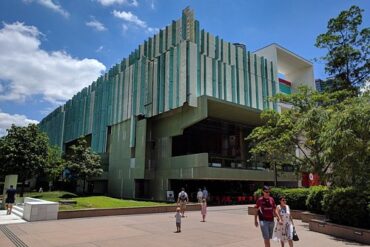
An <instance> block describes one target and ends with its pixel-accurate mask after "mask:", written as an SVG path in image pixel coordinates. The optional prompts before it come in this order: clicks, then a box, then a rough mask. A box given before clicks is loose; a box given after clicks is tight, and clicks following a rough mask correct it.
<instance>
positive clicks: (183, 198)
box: [177, 188, 189, 217]
mask: <svg viewBox="0 0 370 247" xmlns="http://www.w3.org/2000/svg"><path fill="white" fill-rule="evenodd" d="M188 201H189V198H188V194H187V193H186V192H185V189H184V188H181V192H180V193H179V196H178V197H177V205H179V206H180V210H181V214H182V217H185V210H186V204H187V203H188Z"/></svg>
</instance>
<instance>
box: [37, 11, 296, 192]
mask: <svg viewBox="0 0 370 247" xmlns="http://www.w3.org/2000/svg"><path fill="white" fill-rule="evenodd" d="M278 92H279V87H278V83H277V71H276V68H275V65H274V64H273V62H271V61H268V60H267V59H265V58H264V57H259V56H257V55H256V54H253V53H251V52H249V51H247V49H246V48H245V46H243V45H240V44H232V43H230V42H227V41H225V40H223V39H222V38H220V37H219V36H215V35H212V34H210V33H208V32H206V31H205V30H203V29H200V25H199V22H198V21H197V20H195V19H194V14H193V12H192V11H191V10H190V9H185V10H184V11H183V13H182V18H180V19H179V20H177V21H172V23H171V24H170V25H169V26H167V27H165V28H163V29H161V30H160V31H159V33H158V34H156V35H154V36H153V37H150V38H149V39H148V40H146V41H144V43H143V44H141V45H139V46H138V48H137V49H136V50H134V51H133V52H132V53H131V54H130V55H129V56H128V58H125V59H123V60H122V62H121V63H120V64H117V65H115V66H114V67H113V68H111V69H110V70H109V71H108V72H107V73H106V74H105V75H103V76H101V77H99V78H98V79H97V80H96V81H95V82H93V83H92V84H91V85H90V86H89V87H87V88H84V89H83V90H82V91H81V92H79V93H78V94H77V95H75V96H73V98H72V99H71V100H69V101H68V102H67V103H66V104H65V105H63V106H61V107H59V108H57V109H56V110H54V111H53V112H52V113H51V114H49V115H48V116H47V117H46V118H44V119H43V120H42V121H41V123H40V128H41V129H42V130H43V131H45V132H46V133H47V134H48V136H49V138H50V141H51V143H52V144H55V145H59V146H61V147H63V146H64V144H66V143H68V142H70V141H73V140H75V139H77V138H79V137H80V136H87V135H91V147H92V149H93V150H94V151H95V152H98V153H109V174H108V191H109V193H110V194H112V195H114V196H118V197H135V193H134V191H135V183H134V180H135V179H145V180H148V181H150V182H149V184H148V185H145V186H150V187H151V188H152V189H151V190H150V191H151V193H150V194H151V195H153V198H157V199H163V196H164V194H163V191H165V190H167V189H169V185H168V179H170V178H172V179H174V178H185V177H189V178H193V179H194V178H199V179H200V178H207V177H208V178H210V179H217V176H220V177H223V176H222V172H220V171H214V170H213V171H212V170H209V169H212V168H209V167H208V156H207V154H196V155H190V156H189V157H183V158H181V156H180V157H175V158H173V157H172V155H171V140H172V139H171V138H172V136H176V135H181V134H182V132H183V130H184V129H185V128H186V127H189V126H191V124H194V123H196V122H199V121H201V120H203V119H206V118H207V117H209V116H210V114H211V112H213V113H212V114H214V116H216V117H218V118H223V115H222V114H223V113H222V112H221V111H220V112H218V110H213V108H212V109H210V107H211V106H212V105H211V106H210V105H209V103H207V102H210V100H211V101H212V100H216V101H217V102H224V104H231V105H234V106H238V107H236V108H235V109H239V110H240V111H243V112H244V111H245V112H247V111H252V112H256V114H257V113H258V112H260V111H261V110H263V109H267V108H270V109H276V105H273V104H272V103H271V102H268V101H267V98H268V97H269V96H272V95H274V94H276V93H278ZM220 104H221V103H220ZM235 114H236V115H235V116H238V113H237V110H236V113H235ZM241 115H243V114H241ZM253 117H254V118H258V114H257V115H253ZM229 120H230V121H234V120H233V119H231V118H230V119H229ZM248 121H252V122H253V121H254V120H251V119H248ZM248 121H247V122H248ZM255 124H257V122H256V123H255ZM109 128H110V129H109ZM108 129H109V131H108ZM108 139H109V140H110V141H109V144H108ZM154 142H155V144H153V143H154ZM153 146H154V147H153ZM171 157H172V158H171ZM174 162H175V163H176V164H175V163H174ZM188 162H190V163H192V164H190V163H188ZM181 164H182V165H183V167H181V166H182V165H181ZM153 167H154V168H155V169H154V168H153ZM171 167H174V168H173V169H174V170H171V169H172V168H171ZM153 169H154V170H153ZM207 173H208V175H207ZM227 174H229V175H230V176H232V177H233V176H234V178H238V179H246V178H247V179H252V177H253V176H252V175H253V174H254V176H257V177H258V179H257V180H260V181H263V177H264V176H265V175H266V174H265V175H264V174H258V172H257V173H255V172H254V173H253V174H252V173H248V174H249V175H247V173H245V172H244V171H243V172H242V173H240V172H238V171H228V172H227ZM243 174H244V177H243ZM251 174H252V175H251ZM256 174H257V175H256ZM190 175H191V176H190ZM269 176H270V175H268V176H267V177H269ZM265 177H266V176H265ZM223 178H224V177H223ZM224 179H227V178H224ZM269 179H270V178H269ZM271 179H272V178H271ZM290 179H292V178H290ZM288 180H289V179H288ZM153 188H156V189H153ZM145 190H147V188H146V189H145Z"/></svg>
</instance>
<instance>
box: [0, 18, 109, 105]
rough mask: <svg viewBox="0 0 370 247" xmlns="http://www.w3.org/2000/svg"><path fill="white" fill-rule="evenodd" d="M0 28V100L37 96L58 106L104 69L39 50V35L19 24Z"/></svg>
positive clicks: (96, 63)
mask: <svg viewBox="0 0 370 247" xmlns="http://www.w3.org/2000/svg"><path fill="white" fill-rule="evenodd" d="M3 25H4V27H3V28H2V29H0V81H2V86H3V89H2V92H0V101H1V100H9V101H24V100H25V99H27V97H30V96H34V95H41V96H42V98H43V99H44V100H46V101H48V102H52V103H55V104H61V103H63V102H64V101H65V100H67V99H70V98H71V97H72V96H73V95H74V94H75V93H77V92H78V91H80V90H81V89H82V88H83V87H86V86H88V85H90V84H91V82H92V81H94V80H96V78H97V77H99V76H100V75H101V73H102V72H103V71H104V70H105V69H106V68H105V66H104V65H103V64H102V63H100V62H99V61H97V60H96V59H87V58H84V59H78V58H73V57H72V56H71V55H69V54H68V53H66V52H64V51H52V52H48V51H45V50H42V49H41V48H40V44H41V41H40V35H42V33H40V32H39V31H38V29H37V28H36V27H34V26H26V25H25V24H23V23H20V22H15V23H12V24H7V23H3Z"/></svg>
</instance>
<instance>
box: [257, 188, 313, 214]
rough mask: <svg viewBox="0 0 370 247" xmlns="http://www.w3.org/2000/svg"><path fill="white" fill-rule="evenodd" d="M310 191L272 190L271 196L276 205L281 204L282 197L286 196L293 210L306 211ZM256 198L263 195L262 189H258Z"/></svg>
mask: <svg viewBox="0 0 370 247" xmlns="http://www.w3.org/2000/svg"><path fill="white" fill-rule="evenodd" d="M308 193H309V190H308V189H306V188H292V189H282V188H272V189H271V192H270V195H271V196H272V197H273V198H274V200H275V202H276V204H279V198H280V196H285V198H286V200H287V204H288V205H289V206H290V208H291V209H297V210H306V199H307V196H308ZM254 195H255V196H261V195H262V189H258V190H257V191H256V192H254Z"/></svg>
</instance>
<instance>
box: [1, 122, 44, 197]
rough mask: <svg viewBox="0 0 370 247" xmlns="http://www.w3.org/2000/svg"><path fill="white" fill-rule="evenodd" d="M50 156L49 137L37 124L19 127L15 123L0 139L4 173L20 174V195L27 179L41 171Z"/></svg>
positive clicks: (2, 170)
mask: <svg viewBox="0 0 370 247" xmlns="http://www.w3.org/2000/svg"><path fill="white" fill-rule="evenodd" d="M47 158H48V137H47V136H46V134H45V133H42V132H40V130H39V129H38V127H37V125H35V124H30V125H28V126H27V127H18V126H15V125H14V124H13V125H12V126H11V128H10V129H8V134H7V135H6V136H4V137H2V138H1V141H0V162H1V164H2V167H1V172H2V173H3V174H18V179H19V180H20V181H21V182H22V187H21V192H20V196H23V191H24V184H25V181H26V180H27V179H30V178H32V177H33V176H35V175H36V174H38V173H39V172H41V171H42V170H43V169H44V167H45V166H46V163H47Z"/></svg>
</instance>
